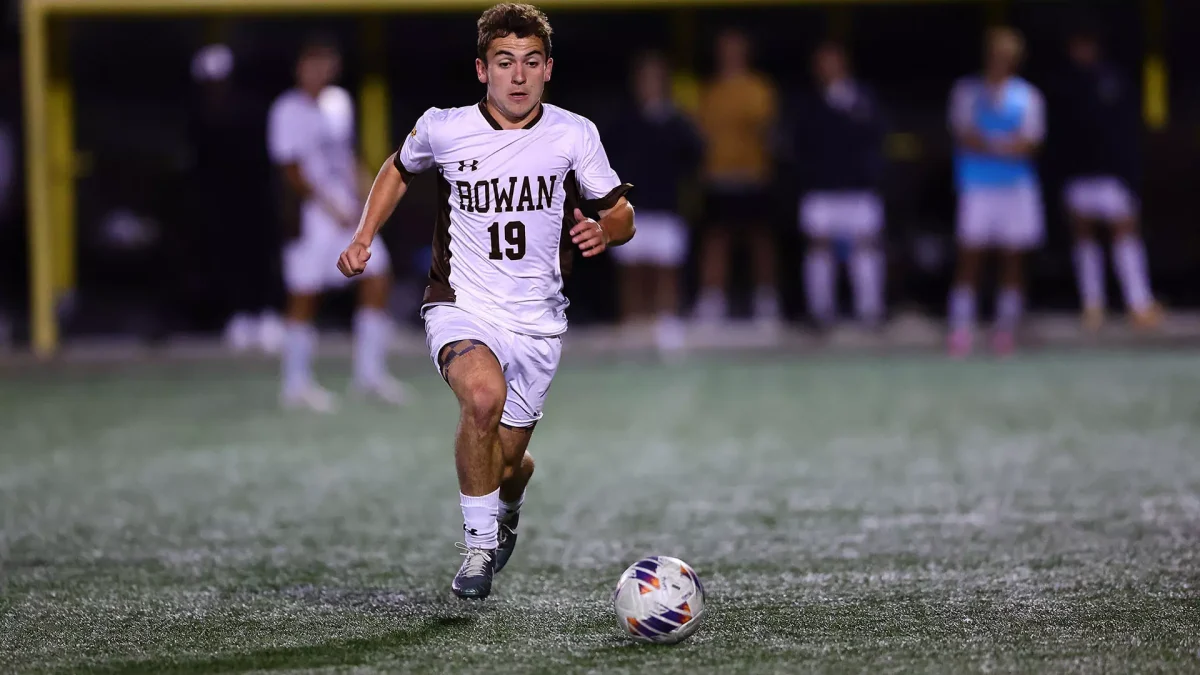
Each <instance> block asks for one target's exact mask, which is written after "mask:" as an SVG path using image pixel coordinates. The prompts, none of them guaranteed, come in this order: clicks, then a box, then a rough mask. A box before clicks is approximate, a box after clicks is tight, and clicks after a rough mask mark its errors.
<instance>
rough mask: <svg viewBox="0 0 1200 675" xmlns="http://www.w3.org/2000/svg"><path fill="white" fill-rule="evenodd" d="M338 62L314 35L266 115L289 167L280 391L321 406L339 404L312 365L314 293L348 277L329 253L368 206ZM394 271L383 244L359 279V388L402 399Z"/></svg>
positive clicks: (278, 158)
mask: <svg viewBox="0 0 1200 675" xmlns="http://www.w3.org/2000/svg"><path fill="white" fill-rule="evenodd" d="M340 64H341V59H340V55H339V53H338V50H337V48H336V47H335V46H334V44H333V43H332V42H331V41H329V40H327V39H324V38H314V39H312V40H310V41H309V42H308V43H307V44H306V45H305V46H304V47H303V49H302V50H301V52H300V56H299V59H298V61H297V63H296V86H295V87H294V88H292V89H289V90H288V91H286V92H284V93H283V94H281V95H280V96H279V97H278V98H276V99H275V102H274V103H273V104H272V105H271V111H270V115H269V118H268V122H267V125H268V128H267V141H268V149H269V153H270V157H271V160H272V162H273V163H274V164H275V166H276V167H278V168H279V169H280V170H281V173H282V179H283V189H284V193H285V203H286V204H287V208H286V210H287V211H288V213H287V214H285V220H287V221H288V222H287V223H285V225H286V226H288V227H289V229H290V232H288V234H289V235H290V240H289V241H287V243H286V244H285V246H284V250H283V277H284V285H285V287H286V289H287V296H288V297H287V310H286V321H287V327H286V330H285V336H284V344H283V382H282V392H281V399H282V403H283V405H284V406H285V407H290V408H304V409H309V410H314V411H318V412H331V411H333V410H334V409H335V408H336V402H335V400H334V397H333V396H332V394H330V393H329V392H328V391H326V390H325V389H323V388H321V387H320V386H319V385H318V384H317V382H316V379H315V378H314V377H313V373H312V360H313V353H314V351H315V350H316V343H317V330H316V327H315V326H314V325H313V322H314V319H315V318H316V314H317V300H318V296H319V295H320V293H321V292H323V291H326V290H328V289H333V288H337V287H339V286H340V285H342V284H345V283H346V279H345V278H344V277H342V276H341V275H339V274H338V273H337V271H336V269H335V268H334V266H333V265H331V264H330V262H329V261H330V259H331V258H333V257H335V256H337V254H338V251H340V250H341V248H342V246H343V244H344V243H345V240H346V238H347V237H349V236H350V235H351V233H352V232H354V228H355V227H356V225H357V222H358V214H359V212H360V209H361V208H362V206H361V205H362V197H361V190H360V188H359V185H360V182H359V173H358V171H359V170H358V166H359V165H358V160H357V158H356V157H355V153H354V112H353V102H352V101H351V100H350V97H349V94H347V93H346V92H345V90H344V89H341V88H339V87H335V86H333V82H334V81H335V79H336V78H337V74H338V71H339V69H340ZM390 272H391V269H390V261H389V258H388V254H387V250H386V249H384V248H382V247H376V250H375V258H374V260H372V261H371V265H370V267H369V268H368V269H366V270H364V271H363V279H362V281H361V282H359V287H358V310H357V312H356V313H355V315H354V365H353V370H354V377H353V384H352V391H353V392H354V393H356V394H360V395H369V396H372V397H375V398H378V399H380V400H382V401H384V402H386V403H390V404H396V405H399V404H401V403H403V402H404V399H405V388H404V386H403V385H402V384H401V383H400V382H398V381H397V380H395V379H394V378H392V376H391V375H390V374H389V373H388V371H387V349H388V342H389V340H390V332H391V321H390V318H389V317H388V314H387V311H386V308H387V296H388V287H389V285H390V280H391V274H390Z"/></svg>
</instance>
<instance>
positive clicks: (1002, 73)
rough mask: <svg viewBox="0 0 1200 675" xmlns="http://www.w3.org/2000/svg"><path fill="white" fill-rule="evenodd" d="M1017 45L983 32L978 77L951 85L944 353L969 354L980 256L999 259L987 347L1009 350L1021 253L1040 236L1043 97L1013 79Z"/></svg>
mask: <svg viewBox="0 0 1200 675" xmlns="http://www.w3.org/2000/svg"><path fill="white" fill-rule="evenodd" d="M1023 51H1024V40H1023V39H1022V38H1021V36H1020V35H1019V34H1018V33H1017V32H1016V31H1015V30H1013V29H1011V28H994V29H992V30H990V31H989V32H988V36H987V48H986V54H985V64H984V71H983V74H982V77H968V78H963V79H961V80H959V81H958V82H956V83H955V85H954V90H953V92H952V94H951V97H950V130H951V132H952V133H953V135H954V140H955V145H956V148H955V166H954V169H955V180H956V183H957V187H958V243H959V255H958V269H957V272H956V274H955V280H954V286H953V288H952V289H951V291H950V301H949V319H950V336H949V350H950V353H951V355H952V356H956V357H962V356H966V355H967V354H969V353H970V351H971V348H972V342H973V339H974V335H973V333H974V323H975V287H976V285H977V283H978V278H979V267H980V263H981V261H982V258H983V254H984V252H986V251H987V250H989V249H996V250H998V252H999V258H1000V290H999V295H998V297H997V299H996V319H995V331H994V333H993V335H992V348H993V350H995V351H996V352H997V353H998V354H1001V355H1004V354H1008V353H1010V352H1011V351H1012V349H1013V347H1014V344H1015V331H1016V328H1017V325H1018V322H1019V321H1020V318H1021V312H1022V305H1023V304H1024V295H1023V294H1024V289H1023V284H1024V279H1023V274H1022V269H1021V265H1022V262H1023V257H1024V254H1025V253H1026V252H1027V251H1029V250H1030V249H1033V248H1035V247H1037V246H1039V245H1040V244H1041V242H1042V236H1043V230H1044V225H1043V214H1042V199H1041V188H1040V186H1039V184H1038V173H1037V169H1036V168H1035V166H1034V160H1033V157H1034V153H1035V152H1036V151H1037V150H1038V147H1039V146H1040V145H1041V142H1042V138H1043V136H1044V135H1045V105H1044V103H1043V100H1042V94H1041V92H1039V91H1038V90H1037V88H1036V87H1034V86H1033V85H1032V84H1030V83H1029V82H1027V81H1026V80H1024V79H1022V78H1020V77H1018V76H1017V75H1016V72H1017V68H1018V66H1019V64H1020V62H1021V57H1022V53H1023Z"/></svg>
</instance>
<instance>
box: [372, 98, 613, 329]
mask: <svg viewBox="0 0 1200 675" xmlns="http://www.w3.org/2000/svg"><path fill="white" fill-rule="evenodd" d="M396 167H397V168H398V169H399V170H400V172H401V173H402V174H404V175H405V176H406V178H407V177H410V176H411V175H412V174H415V173H421V172H423V171H427V170H429V169H435V168H436V169H437V171H438V173H439V174H440V176H441V180H440V181H439V195H438V197H439V202H440V204H439V208H440V211H439V215H438V220H437V224H436V226H435V228H434V235H433V265H432V267H431V269H430V271H429V288H428V289H426V292H425V305H426V306H427V307H428V306H431V305H439V304H454V305H457V306H459V307H461V308H463V309H465V310H467V311H469V312H471V313H473V314H477V315H479V316H481V317H484V318H486V319H487V320H489V321H491V322H493V323H495V324H497V325H499V326H502V327H504V328H507V329H509V330H512V331H515V332H518V333H524V334H526V335H542V336H545V335H559V334H561V333H563V332H564V331H565V330H566V328H567V318H566V309H567V304H568V303H567V300H566V298H565V297H563V294H562V289H563V279H564V276H565V274H567V273H569V271H570V261H571V259H572V253H573V251H574V244H572V242H571V238H570V236H569V235H568V234H567V233H568V232H569V231H570V229H571V227H573V226H574V224H575V218H574V216H573V213H574V210H575V208H576V207H577V206H578V207H580V208H581V209H582V210H583V211H584V213H587V214H589V215H591V216H592V217H596V213H595V212H596V211H600V210H603V209H607V208H611V207H612V206H613V205H615V204H616V203H617V201H618V200H619V199H620V198H621V196H622V195H624V194H625V193H626V192H628V191H629V189H630V188H631V187H633V186H631V185H629V184H623V183H621V181H620V179H618V178H617V174H616V173H615V172H614V171H613V170H612V167H611V166H609V163H608V156H607V155H606V154H605V152H604V147H603V146H602V145H601V144H600V134H599V132H597V131H596V125H594V124H592V122H591V121H589V120H587V119H586V118H584V117H581V116H579V115H576V114H574V113H570V112H568V111H566V110H563V109H562V108H559V107H557V106H553V105H546V104H543V105H542V107H541V112H539V113H538V115H537V117H535V118H534V119H533V120H532V121H530V122H529V123H528V124H527V125H525V127H524V128H521V129H510V130H505V129H501V127H500V125H499V123H497V122H496V120H495V118H493V117H492V116H491V114H490V113H489V112H488V110H487V107H486V106H485V105H484V104H483V103H482V102H481V103H479V104H477V105H472V106H468V107H464V108H449V109H437V108H430V109H429V110H427V111H426V112H425V114H424V115H422V116H421V118H420V119H419V120H417V125H416V127H415V128H414V129H413V130H412V133H410V134H409V135H408V137H407V138H405V139H404V144H403V145H402V146H401V148H400V150H399V152H397V153H396Z"/></svg>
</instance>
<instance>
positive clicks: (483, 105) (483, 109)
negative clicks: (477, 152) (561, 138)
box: [479, 97, 546, 131]
mask: <svg viewBox="0 0 1200 675" xmlns="http://www.w3.org/2000/svg"><path fill="white" fill-rule="evenodd" d="M479 113H480V114H481V115H483V119H485V120H487V123H488V124H490V125H491V127H492V128H493V129H495V130H496V131H506V129H505V128H504V127H502V126H500V122H498V121H497V120H496V118H495V117H492V111H490V110H488V107H487V98H486V97H484V99H483V100H482V101H480V102H479ZM545 114H546V106H544V105H542V104H541V103H538V112H537V114H536V115H534V116H533V119H531V120H529V121H528V122H526V123H525V126H523V127H521V128H522V129H532V128H533V125H535V124H537V123H538V122H540V121H542V115H545Z"/></svg>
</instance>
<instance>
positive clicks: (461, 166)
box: [458, 159, 479, 171]
mask: <svg viewBox="0 0 1200 675" xmlns="http://www.w3.org/2000/svg"><path fill="white" fill-rule="evenodd" d="M468 166H469V167H471V170H472V171H474V170H476V169H478V168H479V160H477V159H473V160H471V161H469V162H468V161H466V160H459V161H458V170H459V171H466V170H467V167H468Z"/></svg>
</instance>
